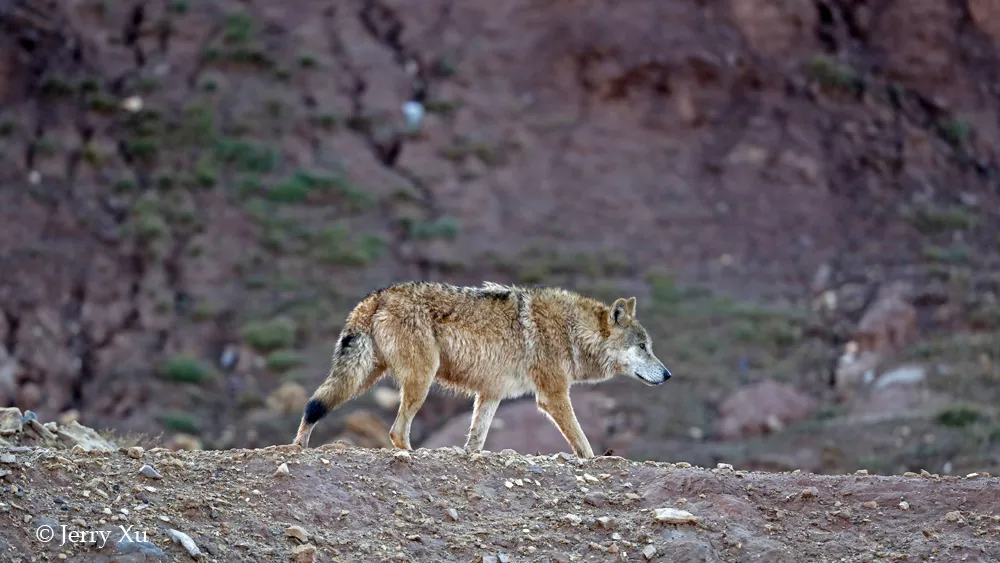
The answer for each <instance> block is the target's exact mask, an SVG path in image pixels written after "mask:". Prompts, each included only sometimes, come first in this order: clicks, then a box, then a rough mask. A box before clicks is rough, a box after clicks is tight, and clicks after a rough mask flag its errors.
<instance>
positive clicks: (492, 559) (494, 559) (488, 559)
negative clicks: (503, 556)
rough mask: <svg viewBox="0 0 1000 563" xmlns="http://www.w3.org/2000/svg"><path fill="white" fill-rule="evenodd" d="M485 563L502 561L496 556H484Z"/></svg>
mask: <svg viewBox="0 0 1000 563" xmlns="http://www.w3.org/2000/svg"><path fill="white" fill-rule="evenodd" d="M483 563H500V559H499V558H497V556H496V555H484V556H483Z"/></svg>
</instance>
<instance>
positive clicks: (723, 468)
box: [715, 463, 733, 471]
mask: <svg viewBox="0 0 1000 563" xmlns="http://www.w3.org/2000/svg"><path fill="white" fill-rule="evenodd" d="M715 468H716V469H718V470H719V471H732V470H733V466H732V465H731V464H729V463H717V464H716V465H715Z"/></svg>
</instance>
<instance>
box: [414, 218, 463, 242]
mask: <svg viewBox="0 0 1000 563" xmlns="http://www.w3.org/2000/svg"><path fill="white" fill-rule="evenodd" d="M406 226H407V231H408V232H409V234H410V236H411V237H413V238H415V239H435V238H442V239H448V240H454V239H455V238H457V237H458V234H459V233H460V232H461V230H462V223H461V221H459V220H458V219H456V218H454V217H441V218H439V219H435V220H433V221H410V222H407V223H406Z"/></svg>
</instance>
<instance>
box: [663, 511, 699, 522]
mask: <svg viewBox="0 0 1000 563" xmlns="http://www.w3.org/2000/svg"><path fill="white" fill-rule="evenodd" d="M653 518H654V519H655V520H656V521H657V522H665V523H667V524H694V523H697V522H699V521H700V520H701V518H698V517H697V516H695V515H694V514H691V513H690V512H688V511H687V510H679V509H676V508H657V509H656V510H655V512H654V516H653Z"/></svg>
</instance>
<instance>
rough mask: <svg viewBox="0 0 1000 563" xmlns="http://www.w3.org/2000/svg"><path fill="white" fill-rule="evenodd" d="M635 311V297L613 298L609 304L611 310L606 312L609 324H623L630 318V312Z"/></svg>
mask: <svg viewBox="0 0 1000 563" xmlns="http://www.w3.org/2000/svg"><path fill="white" fill-rule="evenodd" d="M634 312H635V297H632V298H629V299H628V300H626V299H625V298H618V299H615V302H614V304H612V305H611V312H610V313H608V317H609V320H610V321H611V324H616V325H625V324H628V323H629V321H631V320H632V313H634Z"/></svg>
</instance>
